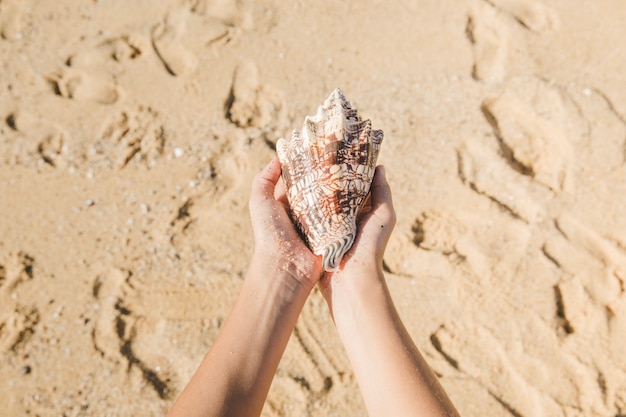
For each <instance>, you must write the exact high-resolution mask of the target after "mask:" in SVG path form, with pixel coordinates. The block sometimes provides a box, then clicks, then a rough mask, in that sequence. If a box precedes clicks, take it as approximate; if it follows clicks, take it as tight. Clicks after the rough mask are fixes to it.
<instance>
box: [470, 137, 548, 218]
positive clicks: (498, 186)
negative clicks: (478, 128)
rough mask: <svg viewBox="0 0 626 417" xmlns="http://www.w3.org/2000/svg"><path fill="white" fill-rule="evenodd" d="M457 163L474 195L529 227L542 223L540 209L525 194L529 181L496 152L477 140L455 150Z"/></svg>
mask: <svg viewBox="0 0 626 417" xmlns="http://www.w3.org/2000/svg"><path fill="white" fill-rule="evenodd" d="M458 159H459V175H460V177H461V179H462V180H463V181H464V182H465V183H466V184H468V185H469V186H470V187H472V188H473V189H474V190H475V191H477V192H478V193H480V194H483V195H485V196H487V197H489V198H490V199H492V200H493V201H495V202H497V203H498V204H500V205H501V206H502V207H504V208H506V209H507V210H508V211H510V212H511V214H513V215H514V216H515V217H519V218H520V219H522V220H524V221H526V222H528V223H534V222H537V221H540V220H541V219H542V217H543V215H544V213H543V209H542V208H541V206H540V205H539V204H537V203H536V202H535V201H533V199H532V198H531V197H530V195H529V193H528V191H527V188H528V186H529V184H528V183H527V181H528V180H526V178H525V177H524V176H522V175H520V174H518V173H517V172H515V171H514V170H512V169H511V168H510V167H509V165H508V164H507V163H506V161H505V160H504V159H502V158H501V157H499V156H498V155H497V154H496V153H495V152H494V153H492V152H490V151H489V150H488V149H487V148H486V147H485V146H484V145H482V144H480V143H479V142H478V141H477V140H467V141H466V142H465V143H464V144H463V145H462V146H461V147H460V148H459V150H458Z"/></svg>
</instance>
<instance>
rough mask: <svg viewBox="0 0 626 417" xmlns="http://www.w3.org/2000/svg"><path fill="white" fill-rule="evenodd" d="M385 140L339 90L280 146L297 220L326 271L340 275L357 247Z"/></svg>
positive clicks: (298, 225)
mask: <svg viewBox="0 0 626 417" xmlns="http://www.w3.org/2000/svg"><path fill="white" fill-rule="evenodd" d="M382 140H383V131H382V130H372V124H371V122H370V121H369V120H361V118H360V117H359V115H358V113H357V111H356V109H353V108H352V107H351V106H350V103H349V102H348V101H347V100H346V98H345V97H344V95H343V93H342V92H341V91H340V90H339V89H335V90H334V91H333V92H332V93H331V94H330V96H329V97H328V99H326V101H325V102H324V104H323V105H321V106H319V107H318V109H317V114H316V115H315V116H307V117H306V118H305V120H304V126H303V127H302V131H298V130H294V131H293V133H292V136H291V140H290V141H287V140H285V139H279V140H278V142H277V144H276V151H277V153H278V158H279V160H280V163H281V165H282V177H283V180H284V181H285V186H286V194H287V200H288V201H289V206H290V209H291V216H292V219H293V221H294V223H295V225H296V227H297V228H298V229H299V231H300V233H301V234H302V235H303V237H304V239H305V241H306V243H307V245H308V246H309V248H310V249H311V251H312V252H313V253H314V254H316V255H321V256H322V262H323V265H324V269H325V270H326V271H334V270H336V269H337V267H338V266H339V263H340V261H341V259H342V257H343V255H344V254H345V253H346V252H347V251H348V250H349V249H350V247H351V246H352V243H354V239H355V237H356V219H357V215H358V213H359V210H360V209H361V206H362V205H363V202H364V201H365V199H366V197H367V195H368V193H369V191H370V186H371V184H372V179H373V177H374V170H375V168H376V159H377V158H378V152H379V150H380V144H381V142H382Z"/></svg>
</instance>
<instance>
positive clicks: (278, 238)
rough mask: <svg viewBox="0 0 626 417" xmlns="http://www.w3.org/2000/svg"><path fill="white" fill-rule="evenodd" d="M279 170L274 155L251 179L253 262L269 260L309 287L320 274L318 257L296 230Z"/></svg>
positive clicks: (320, 266)
mask: <svg viewBox="0 0 626 417" xmlns="http://www.w3.org/2000/svg"><path fill="white" fill-rule="evenodd" d="M280 173H281V167H280V162H279V161H278V158H274V159H273V160H272V161H271V162H270V163H269V164H267V165H266V166H265V168H263V170H262V171H261V172H259V173H258V174H257V175H256V176H255V177H254V180H253V182H252V192H251V194H250V204H249V205H250V219H251V221H252V229H253V232H254V244H255V250H254V252H255V256H254V258H256V259H254V258H253V262H254V261H257V262H264V263H266V264H273V267H274V268H278V269H279V270H281V271H287V272H289V274H290V275H291V276H292V277H294V278H296V279H297V281H298V282H300V283H302V282H306V283H309V284H311V287H313V285H315V283H316V282H317V281H318V280H319V279H320V277H321V276H322V272H323V269H322V261H321V257H319V256H316V255H314V254H313V253H312V252H311V251H310V250H309V248H308V247H307V246H306V245H305V244H304V242H303V241H302V239H301V238H300V235H298V233H297V232H296V229H295V227H294V225H293V223H292V221H291V218H290V217H289V214H288V210H289V204H288V202H287V197H286V195H285V188H284V183H283V182H282V179H281V178H280ZM259 258H261V259H260V260H259Z"/></svg>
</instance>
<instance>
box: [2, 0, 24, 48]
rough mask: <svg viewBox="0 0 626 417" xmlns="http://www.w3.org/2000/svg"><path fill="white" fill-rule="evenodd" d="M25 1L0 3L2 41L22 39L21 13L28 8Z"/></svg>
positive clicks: (14, 0) (16, 0)
mask: <svg viewBox="0 0 626 417" xmlns="http://www.w3.org/2000/svg"><path fill="white" fill-rule="evenodd" d="M28 3H29V2H28V1H27V0H2V1H0V35H2V39H6V40H9V41H16V40H20V39H22V21H21V20H22V13H24V9H25V8H26V7H27V6H28Z"/></svg>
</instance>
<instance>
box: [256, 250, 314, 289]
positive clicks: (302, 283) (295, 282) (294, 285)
mask: <svg viewBox="0 0 626 417" xmlns="http://www.w3.org/2000/svg"><path fill="white" fill-rule="evenodd" d="M248 270H249V273H248V276H249V278H250V279H251V280H258V281H260V284H262V285H271V286H274V287H276V288H277V289H278V288H283V289H284V291H289V292H293V293H294V295H295V294H297V293H306V294H307V295H308V294H309V293H310V292H311V290H312V289H313V287H314V285H315V283H316V282H317V279H318V277H316V275H315V274H316V272H315V271H316V268H315V263H314V262H311V261H309V260H306V259H304V257H298V256H280V255H279V256H277V255H276V254H275V253H272V252H270V251H264V250H263V249H262V248H261V249H255V250H254V253H253V255H252V260H251V263H250V267H249V268H248ZM318 274H319V273H318Z"/></svg>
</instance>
